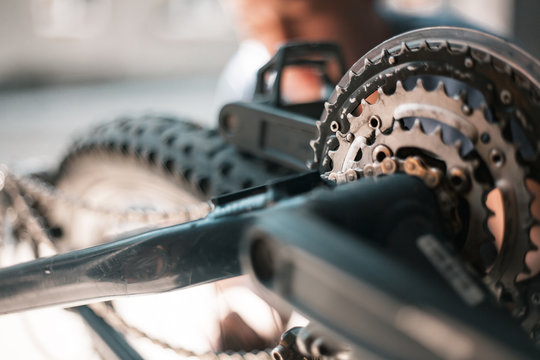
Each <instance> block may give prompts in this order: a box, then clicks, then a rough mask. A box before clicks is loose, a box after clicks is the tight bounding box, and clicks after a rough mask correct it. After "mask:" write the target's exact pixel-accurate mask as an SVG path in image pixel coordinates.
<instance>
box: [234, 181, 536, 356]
mask: <svg viewBox="0 0 540 360" xmlns="http://www.w3.org/2000/svg"><path fill="white" fill-rule="evenodd" d="M313 195H315V193H314V194H313ZM437 214H438V211H437V205H436V202H435V201H434V199H433V195H432V193H431V192H430V191H429V190H428V189H427V188H426V187H425V186H424V185H423V184H422V183H421V182H420V181H419V180H418V179H415V178H412V177H408V176H403V175H394V176H391V177H384V178H380V179H376V180H371V179H365V180H360V181H358V182H356V183H352V184H347V185H343V186H340V187H337V188H336V189H335V190H334V191H331V192H330V191H327V192H317V194H316V196H310V197H309V198H308V199H307V200H306V202H305V203H304V205H303V206H302V207H301V209H298V208H295V207H290V208H280V209H277V208H276V209H269V210H268V211H267V212H266V216H264V217H260V218H257V220H256V224H255V226H254V227H253V228H252V230H251V232H250V234H249V235H248V236H247V237H246V241H245V242H244V244H243V246H242V247H241V249H242V251H243V258H242V264H243V266H244V268H243V269H244V272H248V273H250V274H252V278H253V279H254V280H255V282H256V283H257V284H258V286H259V289H260V290H261V292H260V293H261V295H263V296H264V297H266V298H267V299H269V300H270V301H272V303H274V304H280V303H281V304H282V305H283V306H285V308H288V307H289V306H290V305H292V306H293V307H294V308H295V309H296V310H297V311H299V312H300V313H302V314H303V315H305V316H307V317H308V318H309V319H310V320H311V323H312V324H317V325H318V328H320V329H321V331H325V332H326V333H327V334H328V335H329V336H331V337H336V336H337V337H338V338H341V339H344V340H347V342H348V343H349V345H350V346H351V347H352V349H353V352H354V354H353V356H352V358H355V359H356V358H364V356H365V354H366V353H368V354H369V355H371V357H375V358H384V359H446V358H463V359H469V358H470V359H473V358H474V359H490V360H492V359H510V358H512V359H534V358H536V359H537V358H539V352H538V349H537V348H535V347H534V345H533V344H532V343H531V342H530V340H529V339H528V336H527V334H526V333H525V332H524V331H523V330H522V329H520V326H519V324H518V322H517V321H516V320H515V319H513V318H512V317H511V316H510V314H509V313H508V312H507V311H506V310H505V309H503V308H501V307H500V306H499V305H498V304H497V303H496V301H495V300H494V299H493V298H492V297H491V295H490V294H489V291H487V289H486V288H485V287H484V285H483V284H482V283H481V282H479V281H478V280H476V278H475V275H473V274H471V273H469V271H468V270H467V267H466V265H464V264H463V263H461V262H460V261H459V259H458V258H457V257H455V254H454V253H453V252H452V251H451V250H450V249H449V248H447V247H446V245H447V244H448V242H447V241H445V240H444V236H443V234H441V233H440V230H439V229H440V222H439V221H438V215H437ZM426 241H427V245H428V246H427V247H426V246H425V244H426ZM430 246H431V247H430ZM437 248H438V249H439V250H437ZM426 249H427V250H426ZM434 249H435V250H434ZM440 249H443V250H440ZM284 302H285V303H288V304H289V305H286V304H284ZM371 357H370V356H367V357H366V358H371Z"/></svg>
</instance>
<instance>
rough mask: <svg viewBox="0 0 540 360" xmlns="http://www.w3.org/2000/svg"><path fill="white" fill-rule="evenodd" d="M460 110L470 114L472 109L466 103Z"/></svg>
mask: <svg viewBox="0 0 540 360" xmlns="http://www.w3.org/2000/svg"><path fill="white" fill-rule="evenodd" d="M461 111H463V113H464V114H465V115H471V114H472V109H471V107H470V106H469V105H467V104H463V106H462V107H461Z"/></svg>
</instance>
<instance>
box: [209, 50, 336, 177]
mask: <svg viewBox="0 0 540 360" xmlns="http://www.w3.org/2000/svg"><path fill="white" fill-rule="evenodd" d="M331 61H335V62H336V64H337V67H338V69H337V73H338V75H339V74H343V73H345V70H346V68H345V62H344V60H343V56H342V54H341V50H340V48H339V47H338V46H337V45H335V44H332V43H290V44H286V45H284V46H283V47H281V48H280V49H279V50H278V52H277V53H276V55H274V57H273V58H272V59H270V61H269V62H268V63H267V64H266V65H264V66H263V67H262V68H261V69H260V70H259V72H258V73H257V84H256V86H255V94H254V101H253V102H249V103H244V102H238V103H232V104H227V105H225V106H224V107H223V108H222V109H221V112H220V115H219V127H220V131H221V133H222V135H223V136H224V138H225V139H226V140H227V142H229V143H231V144H233V145H234V146H236V147H238V148H239V149H241V150H243V151H245V152H248V153H250V154H254V155H257V156H258V157H261V158H263V159H268V160H270V161H272V162H275V163H278V164H280V165H282V166H285V167H287V168H290V169H293V170H305V169H307V168H308V166H307V165H308V162H309V161H311V160H313V152H312V150H311V148H310V146H309V142H310V140H313V139H315V138H316V136H317V128H316V124H315V122H316V121H317V119H319V117H320V116H321V114H322V112H323V109H324V100H326V99H324V98H323V99H320V100H318V101H314V102H307V103H289V102H287V101H285V100H284V99H283V96H282V77H283V72H284V69H285V68H287V67H288V66H301V67H316V68H317V69H318V70H319V74H320V77H321V84H322V88H323V89H331V90H333V89H334V86H335V83H336V82H337V80H339V79H338V78H336V79H332V76H331V74H329V73H328V69H325V67H326V66H327V64H328V63H329V62H331Z"/></svg>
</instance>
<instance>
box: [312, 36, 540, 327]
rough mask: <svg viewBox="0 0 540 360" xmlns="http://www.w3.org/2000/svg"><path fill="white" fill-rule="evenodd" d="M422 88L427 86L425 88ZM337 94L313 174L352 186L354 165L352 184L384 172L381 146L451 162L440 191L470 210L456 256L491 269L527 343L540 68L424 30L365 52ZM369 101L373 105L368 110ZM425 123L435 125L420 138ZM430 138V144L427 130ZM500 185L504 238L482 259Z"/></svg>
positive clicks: (512, 52)
mask: <svg viewBox="0 0 540 360" xmlns="http://www.w3.org/2000/svg"><path fill="white" fill-rule="evenodd" d="M424 83H426V84H427V83H429V87H428V86H427V85H426V88H428V89H427V90H426V89H425V88H424ZM450 88H453V89H452V90H451V89H450ZM337 89H338V90H337V91H336V92H334V94H333V95H332V96H331V97H330V99H329V101H328V102H327V103H326V104H325V111H324V112H323V115H322V118H321V121H320V122H318V130H319V136H318V138H317V139H315V140H314V141H313V142H312V143H311V145H312V147H313V149H314V153H315V156H314V163H315V164H316V167H318V168H319V169H320V170H321V171H322V172H323V173H328V176H329V178H330V175H332V178H333V179H337V180H340V179H341V181H347V180H348V177H349V176H348V175H347V174H348V173H347V171H349V172H350V170H352V169H355V171H356V170H358V171H357V172H358V174H357V177H361V176H362V175H363V172H365V169H366V167H367V169H368V170H369V172H370V173H372V172H373V170H372V168H373V167H377V166H378V164H377V159H374V158H372V153H371V151H372V150H373V149H372V148H371V146H372V145H373V144H374V145H375V146H377V145H380V144H385V145H387V146H389V147H390V149H391V150H392V152H393V153H394V154H395V153H396V152H398V151H399V150H400V148H401V149H403V148H407V149H406V150H407V151H409V152H410V151H411V150H413V152H414V151H416V152H420V153H421V154H423V155H422V156H421V157H423V159H424V160H426V161H427V160H429V159H432V160H435V161H439V162H440V164H444V165H443V167H442V168H440V170H441V171H442V173H443V174H444V175H445V176H444V177H443V179H444V180H445V181H444V182H443V184H442V186H441V185H440V186H439V189H442V190H444V191H442V192H441V193H442V194H443V195H442V197H444V198H445V199H442V200H443V202H448V201H447V200H448V194H450V197H452V196H453V197H454V198H455V199H457V203H455V205H454V208H457V207H459V206H461V205H459V204H460V203H461V200H460V199H466V204H467V205H466V206H467V207H468V209H469V211H468V213H467V214H465V215H463V214H461V215H460V216H461V217H462V218H467V217H468V218H469V220H468V221H466V222H464V223H463V224H462V225H463V226H465V227H468V229H467V230H466V231H467V234H466V236H462V239H461V240H459V241H458V242H457V246H458V248H459V247H460V245H459V243H460V242H461V243H464V244H465V245H464V246H463V247H462V250H463V252H462V255H463V256H464V257H465V258H466V259H467V260H468V261H470V262H471V263H472V264H473V266H475V267H476V268H477V269H478V271H479V274H480V275H481V276H482V275H484V273H486V276H485V281H486V282H487V283H488V284H490V286H491V288H492V290H493V292H494V293H495V294H496V296H497V297H499V298H500V299H501V300H503V299H504V301H505V302H508V303H510V304H512V307H513V308H514V309H515V310H514V314H515V315H516V317H518V318H520V319H521V320H522V323H523V325H524V327H525V328H526V329H527V330H528V331H531V335H532V334H533V332H534V331H535V328H536V327H537V326H538V324H539V323H538V321H539V320H540V317H539V315H538V313H537V311H538V309H537V307H536V306H530V301H529V299H528V298H529V296H530V293H529V290H527V287H530V288H535V287H536V285H534V284H535V283H536V282H538V281H540V279H539V276H538V274H537V273H531V271H530V269H529V266H528V264H527V262H526V261H525V259H528V258H529V256H528V255H530V252H531V251H532V250H535V249H536V247H535V245H534V244H533V243H532V241H531V239H530V232H531V228H532V227H533V226H535V224H537V223H538V221H539V219H535V218H534V216H533V215H532V213H531V209H530V204H531V201H532V196H531V193H530V191H529V189H527V187H526V181H527V180H533V181H535V182H538V181H539V180H540V175H539V174H540V171H538V169H539V165H540V160H539V159H540V158H539V157H538V149H539V148H540V147H539V140H538V139H539V138H540V126H539V125H538V122H537V121H536V120H537V119H538V117H539V116H540V101H539V99H540V96H539V93H540V63H539V62H538V60H536V59H534V58H533V57H532V56H530V55H528V54H527V53H525V52H524V51H523V50H521V49H519V48H517V47H516V46H514V45H512V44H510V43H508V42H506V41H504V40H501V39H498V38H496V37H494V36H491V35H487V34H484V33H481V32H478V31H474V30H466V29H458V28H428V29H422V30H417V31H412V32H409V33H406V34H402V35H400V36H397V37H395V38H393V39H390V40H388V41H386V42H385V43H383V44H381V45H380V46H378V47H376V48H375V49H373V50H372V51H370V52H369V53H368V54H366V55H365V56H364V57H362V58H361V59H360V60H359V61H358V62H357V63H356V64H354V65H353V67H352V68H351V69H350V70H349V72H348V73H347V74H346V75H345V76H344V77H343V79H342V80H341V81H340V83H339V84H338V87H337ZM374 93H375V95H378V100H377V101H371V103H370V102H368V101H367V99H368V97H369V96H370V95H371V96H373V94H374ZM452 97H455V98H456V99H453V98H452ZM415 118H417V119H421V120H420V125H418V126H417V127H416V129H413V130H412V132H411V131H408V130H409V127H408V126H404V123H403V121H408V120H414V119H415ZM373 119H376V121H372V120H373ZM425 119H428V120H431V121H432V122H433V121H434V122H435V123H436V124H438V125H440V126H439V128H438V129H437V127H436V126H435V127H434V128H433V129H431V130H430V131H427V130H423V129H422V128H424V127H425V126H424V124H425V122H424V121H425ZM399 120H403V121H399ZM336 124H337V125H336ZM400 127H401V128H400ZM404 128H405V129H404ZM431 131H432V132H433V133H432V135H430V136H426V134H425V133H424V132H428V133H430V134H431ZM452 133H453V134H458V136H454V135H452ZM449 134H450V136H448V135H449ZM348 138H350V139H353V140H352V141H350V140H348ZM402 156H403V155H402ZM360 157H362V158H361V159H360ZM359 159H360V160H359ZM370 162H372V163H370ZM389 165H391V164H389ZM390 168H392V166H390ZM352 178H353V177H351V179H352ZM445 188H446V190H449V192H446V190H445ZM493 189H497V190H499V191H500V192H501V194H502V198H503V203H504V207H505V218H504V222H505V223H504V227H505V233H504V238H503V240H502V246H501V248H500V249H499V251H498V254H497V256H496V257H495V258H494V260H491V259H488V260H487V261H486V260H485V258H484V257H483V254H484V253H485V252H483V251H484V250H483V248H484V247H485V246H491V247H493V248H495V245H494V243H493V238H492V235H491V234H490V233H489V231H487V226H486V222H487V220H488V217H489V216H490V215H491V212H490V210H488V209H487V208H486V204H485V199H486V197H487V195H488V193H489V192H490V191H491V190H493ZM445 192H446V194H444V193H445ZM460 212H461V213H466V212H467V211H464V210H463V209H462V210H461V211H460ZM456 220H457V219H456ZM455 224H456V225H458V226H459V223H458V221H455ZM463 238H464V239H463ZM495 253H497V252H495ZM527 278H532V279H529V280H528V283H527V285H524V284H520V281H522V280H523V279H527ZM533 319H534V320H533Z"/></svg>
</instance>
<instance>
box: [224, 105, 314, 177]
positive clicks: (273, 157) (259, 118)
mask: <svg viewBox="0 0 540 360" xmlns="http://www.w3.org/2000/svg"><path fill="white" fill-rule="evenodd" d="M315 121H316V120H315V119H313V118H310V117H307V116H305V115H300V114H296V113H292V112H288V111H286V110H283V109H279V108H276V107H273V106H270V105H268V104H264V103H233V104H228V105H225V106H224V107H223V108H222V109H221V113H220V130H221V132H222V134H223V136H224V138H225V140H227V141H228V142H229V143H231V144H233V145H234V146H236V147H238V148H239V149H241V150H243V151H246V152H248V153H250V154H253V155H256V156H258V157H261V158H264V159H267V160H270V161H273V162H275V163H278V164H280V165H282V166H285V167H287V168H289V169H294V170H306V169H307V168H308V167H307V165H306V164H307V162H308V161H311V160H312V159H313V150H312V149H311V148H310V146H309V142H310V140H313V139H314V138H315V137H316V136H317V127H316V125H315Z"/></svg>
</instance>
